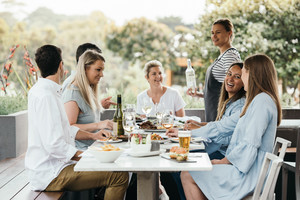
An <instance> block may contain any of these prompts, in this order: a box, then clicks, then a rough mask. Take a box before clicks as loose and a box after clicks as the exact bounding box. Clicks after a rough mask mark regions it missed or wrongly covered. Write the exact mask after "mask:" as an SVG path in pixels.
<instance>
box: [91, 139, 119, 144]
mask: <svg viewBox="0 0 300 200" xmlns="http://www.w3.org/2000/svg"><path fill="white" fill-rule="evenodd" d="M122 141H123V140H121V139H117V140H106V141H102V140H97V142H101V143H108V144H110V143H119V142H122Z"/></svg>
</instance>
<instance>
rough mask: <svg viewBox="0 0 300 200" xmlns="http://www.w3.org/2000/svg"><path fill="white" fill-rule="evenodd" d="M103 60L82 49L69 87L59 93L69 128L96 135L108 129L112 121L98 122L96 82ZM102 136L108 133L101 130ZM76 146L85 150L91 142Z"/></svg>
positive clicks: (80, 142) (81, 141)
mask: <svg viewBox="0 0 300 200" xmlns="http://www.w3.org/2000/svg"><path fill="white" fill-rule="evenodd" d="M104 63H105V59H104V58H103V56H102V55H101V54H99V53H98V52H97V51H95V50H86V51H85V52H84V53H83V54H82V55H81V56H80V57H79V61H78V64H77V69H78V71H77V73H76V75H75V77H74V79H73V81H71V84H69V86H68V87H67V88H66V89H65V91H64V92H63V96H62V97H63V101H64V106H65V110H66V113H67V116H68V119H69V122H70V124H71V125H74V126H77V127H78V128H80V129H82V130H85V131H90V132H96V131H97V130H99V129H105V128H107V129H112V121H111V120H104V121H100V111H101V105H100V103H99V102H100V100H99V95H98V83H99V81H100V79H101V78H102V77H103V70H104ZM102 132H104V133H106V135H110V134H109V132H107V131H105V130H102ZM75 142H76V147H77V148H78V149H80V150H85V149H86V148H87V147H88V146H90V145H91V144H93V142H94V141H93V140H76V141H75Z"/></svg>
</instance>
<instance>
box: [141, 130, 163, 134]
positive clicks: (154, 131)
mask: <svg viewBox="0 0 300 200" xmlns="http://www.w3.org/2000/svg"><path fill="white" fill-rule="evenodd" d="M142 130H144V131H145V132H153V133H164V132H166V131H167V129H142Z"/></svg>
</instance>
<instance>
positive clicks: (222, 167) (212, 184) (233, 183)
mask: <svg viewBox="0 0 300 200" xmlns="http://www.w3.org/2000/svg"><path fill="white" fill-rule="evenodd" d="M242 80H243V83H244V88H245V91H246V103H245V106H244V108H243V110H242V112H241V115H240V119H239V121H238V123H237V126H236V128H235V130H234V132H233V135H232V138H231V141H230V144H229V146H228V149H227V152H226V155H225V157H224V158H223V159H221V160H212V164H213V165H214V166H213V170H212V171H210V172H182V173H181V181H182V183H183V184H182V185H183V188H184V193H185V196H186V198H187V199H243V198H244V197H245V196H246V195H248V194H249V193H252V192H253V191H254V188H255V185H256V183H257V180H258V176H259V173H260V170H261V167H262V164H263V160H264V157H265V154H266V152H271V151H272V148H273V145H274V140H275V136H276V128H277V126H278V125H279V124H280V121H281V106H280V100H279V96H278V88H277V87H278V85H277V73H276V69H275V66H274V63H273V61H272V60H271V59H270V58H269V57H268V56H266V55H263V54H257V55H253V56H250V57H248V58H247V59H246V60H245V62H244V67H243V69H242Z"/></svg>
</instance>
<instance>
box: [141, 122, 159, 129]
mask: <svg viewBox="0 0 300 200" xmlns="http://www.w3.org/2000/svg"><path fill="white" fill-rule="evenodd" d="M139 126H140V128H141V129H157V127H156V126H155V125H154V124H153V123H152V122H150V121H146V122H143V123H141V124H140V125H139Z"/></svg>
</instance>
